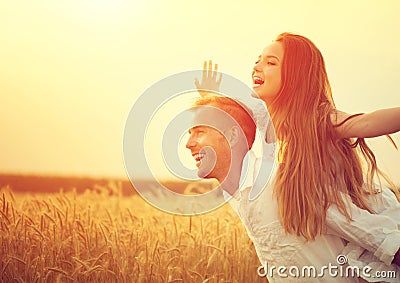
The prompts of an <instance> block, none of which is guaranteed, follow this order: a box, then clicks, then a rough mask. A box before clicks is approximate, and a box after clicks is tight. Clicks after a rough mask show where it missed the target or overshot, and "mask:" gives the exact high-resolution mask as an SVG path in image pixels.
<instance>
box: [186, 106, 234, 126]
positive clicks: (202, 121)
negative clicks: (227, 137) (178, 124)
mask: <svg viewBox="0 0 400 283" xmlns="http://www.w3.org/2000/svg"><path fill="white" fill-rule="evenodd" d="M234 124H235V121H234V119H233V118H232V117H231V116H230V115H229V114H228V113H226V112H224V111H223V110H221V109H218V108H216V107H213V106H198V107H196V108H195V109H194V118H193V120H192V123H191V128H194V127H199V126H201V127H207V126H208V127H212V128H215V129H217V130H219V131H223V130H225V129H227V128H229V127H231V126H232V125H234Z"/></svg>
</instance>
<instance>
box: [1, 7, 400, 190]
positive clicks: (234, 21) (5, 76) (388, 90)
mask: <svg viewBox="0 0 400 283" xmlns="http://www.w3.org/2000/svg"><path fill="white" fill-rule="evenodd" d="M399 10H400V2H399V1H396V0H393V1H389V0H386V1H378V0H376V1H320V0H318V1H317V0H316V1H311V0H309V1H269V0H263V1H234V0H230V1H225V0H223V1H212V0H204V1H178V0H169V1H161V0H148V1H137V0H131V1H128V0H122V1H118V0H97V1H95V0H80V1H62V0H60V1H1V2H0V46H1V47H0V115H1V118H0V133H1V138H0V173H21V174H31V173H34V174H50V175H75V176H102V177H125V176H126V173H125V168H124V161H123V152H122V140H123V133H124V126H125V122H126V119H127V117H128V114H129V111H130V110H131V108H132V106H133V105H134V103H135V102H136V101H137V99H138V98H139V97H140V95H141V94H142V93H143V92H144V91H145V90H146V89H147V88H149V87H150V86H151V85H152V84H154V83H156V82H157V81H159V80H161V79H163V78H165V77H167V76H169V75H171V74H174V73H178V72H182V71H185V70H193V69H199V68H201V67H202V62H203V60H208V59H212V60H213V61H214V62H217V63H218V64H219V66H220V70H221V71H223V72H225V73H228V74H230V75H232V76H234V77H236V78H238V79H240V80H242V81H243V82H245V83H246V84H249V85H250V84H251V81H250V73H251V69H252V65H253V63H254V61H255V60H256V58H257V56H258V55H259V54H260V52H261V50H262V49H263V47H264V46H265V45H267V44H269V43H270V42H271V41H272V40H273V39H274V38H275V37H276V36H277V35H278V34H279V33H281V32H285V31H289V32H294V33H298V34H301V35H304V36H306V37H308V38H310V39H311V40H312V41H313V42H314V43H315V44H316V45H317V46H318V48H319V49H320V50H321V52H322V54H323V56H324V58H325V62H326V66H327V71H328V76H329V79H330V82H331V85H332V89H333V95H334V99H335V102H336V106H337V107H338V108H339V109H340V110H342V111H345V112H348V113H359V112H369V111H373V110H375V109H380V108H387V107H395V106H400V85H399V84H398V81H399V74H400V54H399V50H400V37H399V35H400V31H399V27H400V18H399V16H398V11H399ZM170 113H171V111H170ZM159 138H160V136H154V138H153V139H154V140H155V141H153V142H157V139H159ZM393 139H394V140H395V141H396V142H397V144H398V145H400V134H399V133H397V134H394V135H393ZM370 144H371V146H372V147H373V149H374V150H375V152H376V154H377V155H378V162H379V163H378V165H380V166H381V167H382V169H384V170H385V171H387V172H388V173H389V174H390V176H391V177H392V178H393V179H394V180H395V181H396V182H397V183H400V174H399V171H398V168H400V153H399V151H396V150H395V149H394V148H393V147H391V146H390V144H389V143H388V142H387V141H386V140H385V139H384V138H377V139H372V140H370ZM150 148H151V147H150ZM182 148H184V142H182V143H181V144H180V145H178V151H179V152H183V153H180V154H181V155H185V153H184V152H185V150H184V149H182ZM150 152H151V150H150ZM188 156H189V152H187V156H183V157H182V160H186V161H185V162H187V160H188ZM154 158H155V160H156V161H155V163H160V164H161V162H162V160H161V159H160V161H159V162H157V157H154ZM161 167H162V166H161Z"/></svg>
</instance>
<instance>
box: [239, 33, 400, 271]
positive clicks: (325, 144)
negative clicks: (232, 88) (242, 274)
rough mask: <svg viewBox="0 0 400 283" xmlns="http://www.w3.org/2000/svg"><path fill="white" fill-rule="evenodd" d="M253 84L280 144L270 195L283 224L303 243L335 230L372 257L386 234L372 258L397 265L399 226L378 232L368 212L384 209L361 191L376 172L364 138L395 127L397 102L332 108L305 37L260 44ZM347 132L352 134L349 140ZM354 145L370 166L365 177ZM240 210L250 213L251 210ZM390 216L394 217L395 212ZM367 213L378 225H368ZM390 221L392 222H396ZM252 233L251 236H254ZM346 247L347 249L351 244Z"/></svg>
mask: <svg viewBox="0 0 400 283" xmlns="http://www.w3.org/2000/svg"><path fill="white" fill-rule="evenodd" d="M253 82H254V85H253V89H254V92H255V94H256V96H257V97H259V98H261V99H262V100H263V101H264V102H265V103H266V104H267V107H268V110H269V112H270V114H271V119H272V121H273V124H274V127H275V134H276V138H277V141H278V145H279V154H278V156H279V160H280V162H279V166H278V168H277V174H276V177H275V182H274V188H273V195H274V200H275V201H276V203H277V210H278V213H277V214H278V217H277V218H279V220H280V224H281V227H282V229H283V230H284V231H285V232H286V233H289V234H290V235H295V236H297V237H299V238H303V239H305V241H312V240H315V239H316V238H317V237H318V236H319V235H321V234H322V233H326V232H327V231H328V232H332V233H337V234H339V235H340V236H341V237H342V238H344V239H347V240H348V241H353V242H355V243H356V244H357V245H360V246H362V247H363V248H365V249H367V250H370V251H371V252H372V253H375V256H377V257H379V255H382V252H381V251H380V250H379V249H382V247H383V246H385V243H384V242H385V238H389V239H390V241H391V242H392V243H393V245H391V249H392V251H391V252H392V255H391V256H387V255H385V256H383V255H382V257H379V260H381V261H384V262H385V263H386V264H390V263H391V262H392V261H393V262H395V263H397V264H399V263H398V258H397V262H396V258H394V254H395V253H396V250H397V256H398V255H399V252H398V249H399V245H398V243H399V240H398V239H397V238H398V235H399V234H398V226H397V231H394V233H392V234H390V235H385V232H384V231H385V229H384V228H383V226H384V225H386V224H385V223H382V225H379V224H380V223H379V219H381V218H379V217H378V216H373V215H372V214H371V213H373V212H374V211H373V208H374V209H375V210H376V211H375V212H379V213H382V214H385V211H386V210H385V208H382V207H383V206H382V204H381V205H380V206H379V205H376V204H377V201H376V200H372V201H371V198H372V197H371V195H370V196H367V194H366V193H365V192H366V190H368V191H369V192H370V193H371V194H372V193H375V191H376V189H375V187H373V182H372V180H373V177H374V175H375V174H376V173H379V171H378V169H377V167H376V162H375V158H374V156H373V153H372V152H371V151H370V149H369V148H368V146H367V145H366V144H365V142H364V140H363V138H366V137H374V136H379V135H383V134H390V133H393V132H396V131H399V130H400V108H393V109H385V110H379V111H375V112H372V113H369V114H365V115H354V116H350V115H348V114H346V113H343V112H340V111H338V110H336V108H335V105H334V102H333V99H332V95H331V91H330V86H329V81H328V78H327V74H326V70H325V64H324V60H323V58H322V55H321V53H320V52H319V50H318V49H317V48H316V47H315V45H314V44H313V43H312V42H311V41H310V40H308V39H307V38H305V37H302V36H299V35H293V34H288V33H284V34H281V35H280V36H278V38H277V40H276V41H274V42H273V43H272V44H270V45H268V46H267V47H266V48H265V49H264V50H263V53H262V55H260V56H259V60H258V61H257V62H256V64H255V66H254V70H253ZM376 122H378V123H376ZM350 138H358V140H357V142H355V143H354V142H353V141H352V140H351V139H350ZM356 147H358V148H360V149H361V152H362V156H364V158H365V159H366V161H367V163H368V164H369V170H368V172H366V174H365V176H367V177H366V180H365V179H364V175H363V171H362V168H361V161H360V158H359V154H358V153H357V151H356ZM365 181H367V182H365ZM365 183H367V184H369V185H365ZM383 195H384V197H383V198H384V201H386V200H389V202H390V205H394V206H396V205H397V204H393V201H392V200H393V198H392V196H390V193H389V195H388V192H387V191H384V193H383ZM391 198H392V199H391ZM378 201H379V198H378ZM385 204H387V203H385ZM372 207H373V208H372ZM249 208H250V207H248V209H249ZM251 209H253V212H254V208H251ZM242 213H243V212H242ZM253 214H254V213H253ZM247 216H250V218H251V215H250V214H249V215H247ZM389 216H390V215H389ZM394 217H397V218H396V220H397V223H398V222H399V218H398V215H397V216H394ZM392 218H393V217H392ZM371 219H372V221H375V223H378V226H382V227H377V225H373V227H369V226H371V223H373V222H371ZM377 219H378V220H377ZM263 221H264V220H263ZM270 224H272V221H271V223H267V224H265V221H264V224H263V225H264V226H265V227H263V228H266V227H267V228H271V227H270V226H271V225H270ZM275 224H276V223H275ZM392 224H393V225H392V227H396V226H395V225H396V222H395V221H394V223H392ZM245 225H246V223H245ZM251 225H252V224H250V225H246V226H251ZM258 225H259V224H258ZM397 225H398V224H397ZM326 227H328V230H327V231H326V230H325V229H326ZM250 228H251V229H252V227H250ZM275 228H276V227H275ZM275 228H274V229H275ZM394 229H396V228H394ZM253 230H257V229H253ZM259 230H260V229H259ZM275 230H276V229H275ZM392 230H393V229H392ZM263 231H264V233H268V232H269V230H268V229H263ZM362 232H364V234H363V233H362ZM368 235H373V236H374V237H373V238H374V239H371V238H369V237H367V236H368ZM259 236H260V235H259ZM364 236H365V237H364ZM254 237H257V235H254V234H253V235H252V238H254ZM260 237H261V236H260ZM283 237H284V236H283V234H280V239H279V237H277V239H276V242H277V243H278V242H280V243H281V244H282V241H283V242H284V241H285V240H286V239H284V238H283ZM256 242H257V239H256ZM256 242H255V245H256V249H257V248H258V251H257V252H258V253H259V251H260V250H261V254H262V255H261V256H260V259H261V258H263V257H264V258H267V259H271V258H272V257H271V258H270V257H269V255H270V254H273V253H272V252H271V250H269V248H268V247H265V246H268V245H269V244H270V242H271V239H270V240H269V241H264V242H262V241H259V242H258V243H256ZM263 243H264V245H265V246H264V247H263V246H262V245H263ZM288 244H289V245H291V244H292V243H288ZM386 244H387V243H386ZM396 245H397V249H396V250H395V251H394V252H393V246H394V247H396ZM283 246H285V243H283ZM293 246H295V245H293ZM349 246H350V247H353V248H354V244H352V245H349ZM298 247H299V246H298ZM321 249H323V247H321ZM259 255H260V253H259ZM276 255H277V254H276V253H275V256H276ZM370 255H371V254H370ZM363 256H364V255H363V254H362V253H359V259H361V261H362V260H363V259H364V260H371V258H372V257H364V258H363ZM372 260H375V259H372Z"/></svg>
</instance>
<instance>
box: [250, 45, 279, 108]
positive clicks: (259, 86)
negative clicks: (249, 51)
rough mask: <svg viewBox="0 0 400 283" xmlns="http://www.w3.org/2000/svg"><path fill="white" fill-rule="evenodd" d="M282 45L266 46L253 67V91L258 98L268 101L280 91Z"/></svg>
mask: <svg viewBox="0 0 400 283" xmlns="http://www.w3.org/2000/svg"><path fill="white" fill-rule="evenodd" d="M283 53H284V51H283V46H282V43H280V42H278V41H274V42H273V43H271V44H270V45H267V46H266V47H265V48H264V50H263V52H262V54H261V55H259V56H258V60H257V62H256V63H255V65H254V67H253V73H252V77H253V90H254V92H255V94H256V96H257V97H258V98H261V99H262V100H263V101H265V102H266V103H268V101H269V100H270V99H271V98H273V97H274V96H275V95H276V94H278V92H279V90H280V89H281V66H282V59H283Z"/></svg>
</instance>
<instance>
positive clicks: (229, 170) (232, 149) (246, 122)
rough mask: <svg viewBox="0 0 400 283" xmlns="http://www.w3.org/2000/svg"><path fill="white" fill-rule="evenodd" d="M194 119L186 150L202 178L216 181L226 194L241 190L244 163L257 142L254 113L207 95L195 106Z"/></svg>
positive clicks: (228, 100)
mask: <svg viewBox="0 0 400 283" xmlns="http://www.w3.org/2000/svg"><path fill="white" fill-rule="evenodd" d="M193 111H194V112H195V117H194V119H193V122H192V127H191V128H190V130H189V134H190V138H189V140H188V141H187V144H186V147H187V148H188V149H190V151H191V153H192V156H193V158H194V159H195V161H196V166H197V167H198V176H199V177H200V178H207V179H209V178H215V179H217V180H218V182H219V183H220V186H221V187H222V189H223V190H224V191H225V192H228V193H229V194H230V195H234V194H235V192H236V191H237V189H238V188H239V183H240V176H241V171H242V167H243V160H244V157H245V156H246V154H247V152H248V151H249V150H250V148H251V147H252V145H253V143H254V139H255V135H256V125H255V122H254V120H253V118H252V113H251V111H250V110H249V109H247V108H246V107H245V106H244V105H242V104H240V103H239V102H237V101H235V100H234V99H231V98H228V97H222V96H215V95H213V96H211V95H210V96H204V97H202V98H201V99H199V100H197V101H196V103H195V104H194V107H193Z"/></svg>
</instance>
